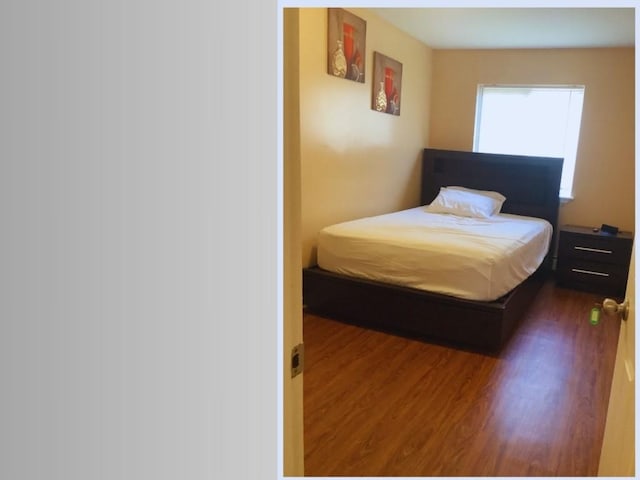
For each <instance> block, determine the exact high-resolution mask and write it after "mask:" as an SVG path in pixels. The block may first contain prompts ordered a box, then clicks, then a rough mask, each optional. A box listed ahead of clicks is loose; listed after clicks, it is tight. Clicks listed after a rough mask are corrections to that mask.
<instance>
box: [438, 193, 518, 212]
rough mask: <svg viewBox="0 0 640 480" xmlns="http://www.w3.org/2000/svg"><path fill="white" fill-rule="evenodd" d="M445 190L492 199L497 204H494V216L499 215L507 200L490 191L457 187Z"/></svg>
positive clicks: (499, 194)
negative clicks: (459, 191) (460, 191)
mask: <svg viewBox="0 0 640 480" xmlns="http://www.w3.org/2000/svg"><path fill="white" fill-rule="evenodd" d="M446 188H448V189H451V190H462V191H463V192H470V193H475V194H476V195H485V196H487V197H490V198H493V199H494V200H495V201H496V202H497V203H496V208H495V210H494V211H493V214H494V215H495V214H496V213H500V209H501V208H502V204H503V203H504V202H505V200H506V199H507V197H505V196H504V195H502V194H501V193H500V192H494V191H492V190H474V189H473V188H466V187H458V186H453V187H446Z"/></svg>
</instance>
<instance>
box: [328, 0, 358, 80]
mask: <svg viewBox="0 0 640 480" xmlns="http://www.w3.org/2000/svg"><path fill="white" fill-rule="evenodd" d="M328 19H329V21H328V24H329V28H328V30H329V31H328V35H327V38H328V45H327V66H328V70H327V71H328V73H329V74H330V75H334V76H336V77H341V78H346V79H347V80H353V81H355V82H359V83H364V71H365V70H364V68H365V41H366V36H367V22H365V21H364V20H363V19H361V18H360V17H357V16H356V15H354V14H352V13H351V12H347V11H346V10H343V9H342V8H329V9H328Z"/></svg>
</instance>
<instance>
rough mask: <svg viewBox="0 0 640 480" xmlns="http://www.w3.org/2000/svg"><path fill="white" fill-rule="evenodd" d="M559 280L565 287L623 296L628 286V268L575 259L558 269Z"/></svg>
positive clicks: (564, 263)
mask: <svg viewBox="0 0 640 480" xmlns="http://www.w3.org/2000/svg"><path fill="white" fill-rule="evenodd" d="M558 280H559V281H560V283H561V284H564V285H571V286H575V287H579V288H582V289H588V290H593V291H596V292H603V293H610V294H615V295H622V294H624V290H625V287H626V284H627V268H626V267H624V266H622V265H611V264H607V263H597V262H588V261H584V260H579V259H575V260H572V261H570V262H563V264H562V265H561V266H560V267H559V269H558Z"/></svg>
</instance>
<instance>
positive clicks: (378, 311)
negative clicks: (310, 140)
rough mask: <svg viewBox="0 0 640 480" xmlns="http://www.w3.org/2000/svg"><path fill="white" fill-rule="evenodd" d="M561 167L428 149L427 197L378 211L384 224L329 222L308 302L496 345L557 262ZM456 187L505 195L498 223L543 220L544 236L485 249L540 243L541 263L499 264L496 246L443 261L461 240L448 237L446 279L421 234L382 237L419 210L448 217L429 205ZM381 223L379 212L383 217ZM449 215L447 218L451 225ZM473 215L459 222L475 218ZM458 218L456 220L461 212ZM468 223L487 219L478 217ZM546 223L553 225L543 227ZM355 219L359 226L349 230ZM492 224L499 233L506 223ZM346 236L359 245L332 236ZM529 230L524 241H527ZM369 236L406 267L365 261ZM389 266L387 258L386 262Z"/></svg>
mask: <svg viewBox="0 0 640 480" xmlns="http://www.w3.org/2000/svg"><path fill="white" fill-rule="evenodd" d="M561 173H562V159H560V158H549V157H531V156H518V155H499V154H487V153H476V152H462V151H453V150H439V149H425V150H424V152H423V158H422V174H421V175H422V184H421V202H420V205H419V206H418V207H415V208H411V209H407V210H405V211H402V212H394V213H392V214H389V215H383V216H381V217H382V220H383V227H380V224H377V223H372V224H369V223H370V219H359V220H356V221H354V222H345V223H344V224H340V225H336V226H330V227H328V228H326V229H323V232H322V233H321V234H320V235H324V237H325V238H323V245H324V246H323V248H322V249H319V252H318V259H319V264H324V265H325V268H322V266H320V265H315V266H312V267H309V268H305V269H303V303H304V305H305V309H306V311H309V312H311V313H315V314H318V315H322V316H325V317H329V318H333V319H336V320H340V321H344V322H348V323H353V324H357V325H360V326H364V327H369V328H375V329H380V330H384V331H388V332H391V333H397V334H403V335H410V336H412V337H420V338H422V339H424V340H427V341H433V342H441V343H446V344H449V345H454V346H458V347H467V348H473V349H481V350H493V351H495V350H499V349H500V348H501V347H502V346H503V345H504V344H505V342H506V341H507V340H508V338H509V337H510V336H511V334H512V333H513V331H514V329H515V327H516V326H517V324H518V322H519V320H520V319H521V317H522V316H523V314H524V313H525V312H526V309H527V308H528V306H529V305H530V304H531V302H532V301H533V299H534V298H535V295H536V294H537V292H538V289H539V288H540V286H541V284H542V282H543V281H544V278H545V276H546V274H547V273H548V272H549V271H550V269H551V263H552V253H551V252H552V251H553V246H554V245H555V243H556V240H555V239H556V235H557V233H556V230H557V228H556V226H557V219H558V206H559V196H558V193H559V188H560V176H561ZM452 186H455V187H464V188H467V189H472V190H471V191H474V192H475V191H478V190H480V191H490V192H499V193H500V194H502V195H503V196H504V197H503V198H504V203H502V204H501V209H500V212H499V215H497V216H496V217H491V220H493V219H494V218H499V219H500V222H502V221H507V220H508V219H509V218H510V217H511V218H512V219H513V220H520V219H521V218H522V219H525V217H526V220H527V222H529V221H530V222H532V224H533V225H536V224H538V225H540V229H538V230H540V231H538V230H536V228H534V231H536V232H537V233H535V232H534V233H522V232H520V234H519V235H520V236H519V237H518V239H516V241H515V243H508V244H498V246H497V247H496V246H493V247H491V246H489V247H488V248H489V249H491V248H493V253H495V254H496V255H498V254H499V253H500V251H501V250H507V249H509V248H512V247H510V246H509V245H519V244H523V245H529V244H530V243H534V244H537V245H538V246H537V247H536V249H535V253H533V254H531V255H530V257H531V258H534V257H535V260H531V259H529V260H527V261H526V265H525V262H524V260H517V262H519V263H517V265H516V266H514V265H513V264H512V263H509V262H512V261H513V260H507V263H506V264H505V265H503V266H500V265H499V263H500V261H502V260H501V259H500V258H499V257H498V256H492V255H493V253H491V251H490V252H489V253H486V255H487V256H488V257H487V258H489V257H491V258H490V260H487V258H485V253H473V254H472V255H469V256H468V257H467V258H466V259H464V258H463V259H462V260H458V261H457V263H456V259H455V258H453V257H451V258H446V254H448V253H449V251H453V250H455V249H454V248H449V247H451V246H452V245H453V244H454V243H455V242H454V241H453V239H454V237H451V236H450V237H446V236H445V237H444V238H443V239H441V240H439V242H441V243H443V244H444V245H447V246H448V247H447V248H446V249H445V250H443V251H442V252H443V253H442V255H441V256H442V259H441V261H440V262H439V263H440V264H441V267H442V266H444V267H445V268H446V267H447V266H450V268H449V271H450V272H454V273H455V276H454V275H453V273H452V274H451V276H450V278H449V279H447V275H446V274H445V273H442V272H443V271H439V273H438V271H436V270H433V271H431V270H430V269H429V268H426V267H425V265H434V264H436V263H438V262H437V261H436V258H437V256H434V254H433V252H432V251H426V252H425V251H422V250H421V248H422V247H420V246H419V245H418V246H416V244H414V242H413V238H411V237H412V236H416V234H415V231H414V232H413V233H409V234H408V235H409V238H404V239H402V240H401V241H398V239H394V242H395V243H391V244H389V245H385V244H384V237H385V235H387V233H385V232H388V231H389V230H388V229H387V227H389V228H391V229H393V228H395V226H396V225H397V224H399V223H400V224H402V223H404V222H408V223H411V224H412V225H415V223H412V222H414V219H415V218H416V215H418V216H419V217H420V218H424V219H427V217H428V216H429V215H435V216H434V217H433V218H431V219H428V220H425V221H426V222H427V223H432V221H433V219H434V218H437V217H442V218H445V217H451V216H450V215H437V210H434V212H436V213H431V212H429V211H428V209H429V208H433V205H436V204H437V203H438V201H439V200H440V197H439V194H440V193H441V192H442V191H443V190H448V188H451V187H452ZM434 200H436V201H434ZM379 220H380V218H376V221H379ZM450 220H451V218H448V219H447V222H448V221H450ZM468 220H469V219H465V220H464V221H463V222H462V223H465V222H466V223H469V222H468ZM453 221H454V222H457V220H455V219H454V220H453ZM384 222H387V223H386V224H385V223H384ZM500 222H498V223H500ZM458 223H459V222H458ZM471 223H474V224H478V223H479V224H483V223H487V222H485V221H484V219H473V220H472V221H471ZM489 223H492V222H489ZM544 225H548V226H549V228H548V229H546V228H545V227H544ZM354 226H355V227H358V228H360V230H350V229H351V228H352V227H354ZM362 227H364V229H362ZM414 228H415V227H414ZM420 228H421V226H420ZM444 228H445V230H447V231H448V230H449V229H450V228H451V226H450V225H448V224H447V225H445V226H444ZM455 228H458V226H457V225H456V226H455ZM491 228H494V226H493V225H492V226H491ZM495 228H497V230H498V231H499V232H500V231H502V230H501V228H502V227H501V226H500V225H498V226H497V227H495ZM523 228H524V227H523ZM527 228H529V227H527ZM385 229H387V230H385ZM524 230H526V232H529V231H528V230H527V229H524ZM524 230H523V231H524ZM518 231H520V230H518ZM345 232H346V233H345ZM353 232H357V233H353ZM372 232H373V233H372ZM540 232H542V233H540ZM370 234H371V235H370ZM339 235H342V236H345V235H346V236H351V242H352V243H350V244H349V243H347V244H346V246H345V244H340V243H335V244H334V243H332V238H333V236H336V237H337V236H339ZM464 235H466V234H463V236H464ZM500 235H501V234H500ZM500 235H498V236H500ZM378 237H380V238H378ZM525 237H527V240H526V241H525V242H523V241H522V239H523V238H525ZM534 237H535V239H534V241H533V242H530V241H529V238H534ZM365 243H372V244H373V247H372V248H373V250H372V251H374V252H376V254H377V255H378V256H380V258H383V259H384V258H387V259H392V261H388V262H386V263H387V264H391V265H393V266H394V268H395V266H398V265H404V267H403V268H404V269H403V270H401V269H399V268H397V269H395V274H396V277H394V271H393V270H394V268H392V272H391V273H390V272H379V271H377V270H376V268H378V267H376V262H371V261H370V258H371V257H365V256H364V254H363V255H362V258H360V259H359V258H358V257H359V256H360V252H364V251H365V248H364V247H365ZM472 243H473V240H472ZM477 243H481V242H477ZM340 245H342V246H340ZM541 245H542V246H541ZM469 248H470V247H469V245H465V246H463V248H462V250H461V251H469ZM514 248H515V247H514ZM541 249H542V250H541ZM407 255H409V256H407ZM411 255H413V256H411ZM420 255H422V256H420ZM518 258H520V257H518ZM471 260H474V261H477V262H478V263H477V264H475V266H472V270H471V271H470V272H467V273H463V272H465V270H464V269H463V267H464V266H465V265H466V264H471ZM384 263H385V262H384V261H383V262H380V263H379V265H383V264H384ZM412 264H414V265H416V268H415V269H414V270H415V272H411V269H407V268H406V267H407V266H410V265H412ZM363 265H364V267H363ZM420 266H422V267H420ZM359 268H360V269H362V268H369V270H366V269H365V270H364V271H363V270H358V269H359ZM419 270H421V271H422V270H424V271H423V272H422V273H421V275H422V276H418V275H417V272H418V271H419ZM510 271H517V272H519V273H518V275H516V276H515V277H514V278H513V279H509V282H515V283H511V284H509V283H508V282H507V283H505V282H501V281H498V282H497V286H496V285H494V284H493V283H491V282H483V278H489V277H493V278H496V279H498V280H500V279H502V278H506V277H509V275H506V274H505V272H510ZM414 273H416V274H415V275H414ZM429 275H431V277H429ZM456 276H457V277H456ZM518 276H519V277H520V278H517V277H518ZM453 278H462V279H463V281H458V282H457V284H456V281H454V280H452V279H453ZM444 280H447V281H446V282H445V281H444Z"/></svg>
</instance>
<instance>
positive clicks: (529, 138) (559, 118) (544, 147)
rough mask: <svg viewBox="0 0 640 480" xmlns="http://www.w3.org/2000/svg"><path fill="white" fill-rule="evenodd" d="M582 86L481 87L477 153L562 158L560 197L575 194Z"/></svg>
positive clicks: (582, 95)
mask: <svg viewBox="0 0 640 480" xmlns="http://www.w3.org/2000/svg"><path fill="white" fill-rule="evenodd" d="M583 98H584V87H583V86H567V87H556V86H549V87H547V86H524V85H520V86H510V85H505V86H503V85H498V86H493V85H492V86H488V85H479V86H478V98H477V103H476V125H475V134H474V140H473V149H474V151H476V152H486V153H509V154H515V155H538V156H544V157H563V158H564V164H563V168H562V180H561V184H560V196H561V197H562V198H567V199H568V198H572V188H573V172H574V171H575V165H576V152H577V150H578V136H579V133H580V118H581V116H582V100H583Z"/></svg>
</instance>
